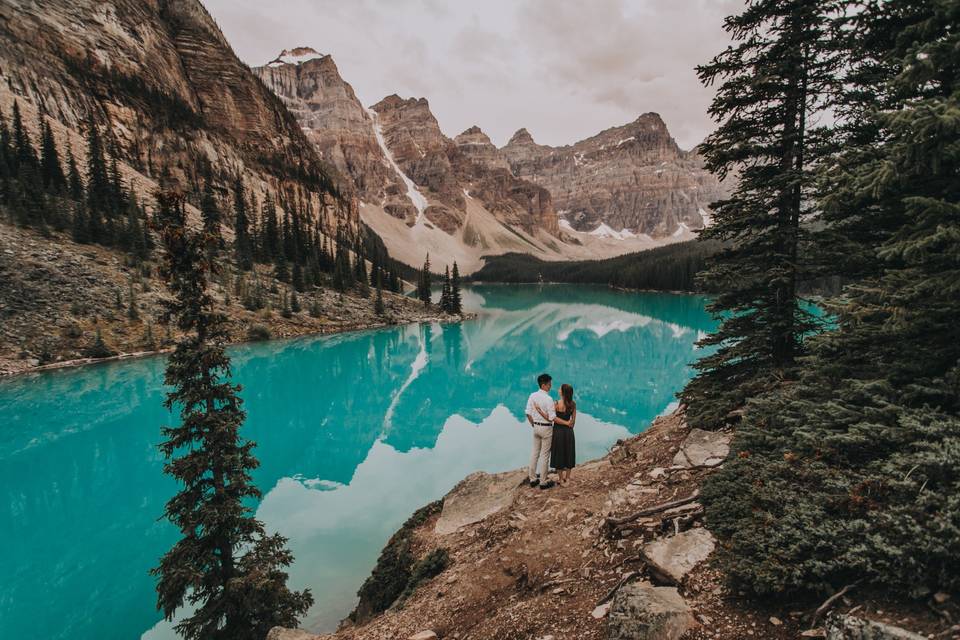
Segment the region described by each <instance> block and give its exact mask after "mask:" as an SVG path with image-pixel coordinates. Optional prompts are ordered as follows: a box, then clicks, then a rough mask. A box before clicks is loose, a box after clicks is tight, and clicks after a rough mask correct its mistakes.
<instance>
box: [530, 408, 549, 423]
mask: <svg viewBox="0 0 960 640" xmlns="http://www.w3.org/2000/svg"><path fill="white" fill-rule="evenodd" d="M533 406H534V407H535V408H536V409H537V413H539V414H540V415H541V416H542V417H543V419H544V420H546V421H547V422H550V416H548V415H547V414H546V413H545V412H544V410H543V409H541V408H540V407H539V406H537V405H533Z"/></svg>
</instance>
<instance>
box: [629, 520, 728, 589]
mask: <svg viewBox="0 0 960 640" xmlns="http://www.w3.org/2000/svg"><path fill="white" fill-rule="evenodd" d="M715 546H716V542H715V541H714V539H713V536H712V535H711V534H710V532H709V531H707V530H706V529H703V528H698V529H690V530H689V531H684V532H683V533H678V534H677V535H675V536H671V537H669V538H660V539H659V540H654V541H653V542H650V543H648V544H646V545H645V546H644V547H643V557H644V560H646V562H647V564H649V565H650V567H651V568H652V569H653V570H654V573H656V574H657V575H658V576H660V577H662V578H663V579H665V580H667V581H670V582H673V583H674V584H680V582H681V581H682V580H683V578H684V577H685V576H686V575H687V574H688V573H690V571H692V570H693V568H694V567H695V566H697V565H698V564H700V563H701V562H703V561H704V560H706V559H707V558H708V557H709V556H710V554H711V553H713V550H714V547H715Z"/></svg>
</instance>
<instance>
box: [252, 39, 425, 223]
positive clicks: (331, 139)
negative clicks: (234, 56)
mask: <svg viewBox="0 0 960 640" xmlns="http://www.w3.org/2000/svg"><path fill="white" fill-rule="evenodd" d="M252 70H253V72H254V73H255V74H256V75H257V76H258V77H259V78H260V79H261V80H262V81H263V83H264V84H265V85H266V86H267V87H268V88H269V89H270V90H271V91H273V92H274V93H275V94H277V96H279V97H280V99H281V100H283V102H284V104H285V105H286V106H287V109H288V110H289V111H290V112H291V113H292V114H293V115H294V116H295V117H296V119H297V122H298V123H299V125H300V127H301V128H302V129H303V132H304V134H306V136H307V139H308V140H310V142H311V143H313V145H314V147H316V149H317V151H319V152H320V155H321V157H322V158H323V159H324V160H326V161H327V162H329V163H330V164H332V165H333V166H334V167H336V168H337V170H338V171H339V172H340V174H341V175H342V176H344V177H345V178H346V180H345V181H344V182H345V183H346V184H347V185H349V186H348V187H347V188H348V189H351V188H352V191H353V192H354V193H356V195H357V196H358V197H360V198H361V199H363V200H365V201H375V202H381V201H383V200H387V199H390V200H391V203H390V204H391V206H394V207H397V208H398V209H399V210H401V211H403V215H407V214H409V215H412V211H413V205H412V204H411V203H410V202H409V201H407V200H406V198H401V197H399V196H400V195H401V193H402V189H401V183H400V178H399V176H397V174H396V172H394V171H393V170H392V168H391V167H390V165H389V163H387V162H386V160H385V158H384V156H383V152H382V151H381V149H380V145H379V143H378V142H377V139H376V136H375V134H374V128H373V120H372V119H371V117H370V115H369V114H368V113H367V110H366V109H364V108H363V105H362V104H361V103H360V100H359V99H357V95H356V94H355V93H354V91H353V87H352V86H350V83H348V82H347V81H346V80H344V79H343V77H342V76H341V75H340V71H339V70H338V69H337V65H336V63H335V62H334V60H333V58H332V57H331V56H329V55H324V54H321V53H318V52H317V51H315V50H314V49H311V48H309V47H297V48H295V49H293V50H290V51H286V50H284V51H283V52H281V53H280V55H279V56H277V57H276V58H275V59H274V60H272V61H271V62H269V63H267V64H266V65H264V66H262V67H253V69H252ZM391 196H392V197H391Z"/></svg>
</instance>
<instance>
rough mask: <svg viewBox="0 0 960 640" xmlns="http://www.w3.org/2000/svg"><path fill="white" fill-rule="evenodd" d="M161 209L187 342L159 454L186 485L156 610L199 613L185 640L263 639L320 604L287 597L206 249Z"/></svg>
mask: <svg viewBox="0 0 960 640" xmlns="http://www.w3.org/2000/svg"><path fill="white" fill-rule="evenodd" d="M157 202H158V214H159V216H160V219H161V225H160V230H161V236H162V240H163V244H164V248H165V249H166V251H165V255H164V261H163V266H162V270H161V271H162V274H163V276H164V278H165V279H166V281H167V283H168V285H169V287H170V290H171V292H172V293H173V294H174V296H175V298H174V300H173V301H172V302H170V303H169V308H168V311H167V313H168V316H169V317H171V318H173V319H174V320H175V321H176V323H177V326H178V327H179V328H180V330H181V331H183V332H184V334H185V335H184V337H183V338H181V339H180V341H179V342H178V343H177V346H176V349H175V351H174V352H173V353H172V354H171V355H170V357H169V361H168V364H167V371H166V376H165V382H166V384H168V385H170V386H171V387H172V388H173V391H171V392H170V393H169V394H168V395H167V400H166V406H167V408H169V409H173V408H174V407H178V408H179V410H180V416H181V424H180V425H178V426H174V427H164V429H163V435H164V437H165V438H166V440H165V441H164V442H163V443H162V444H161V445H160V449H161V451H162V453H163V454H164V456H165V457H166V458H167V464H166V465H165V467H164V470H165V471H166V473H168V474H170V475H171V476H173V477H174V478H175V479H176V480H177V481H178V482H179V483H181V485H182V489H181V491H180V492H179V493H177V495H176V496H174V497H173V498H172V499H171V500H170V501H169V502H168V503H167V505H166V510H165V516H166V517H167V518H168V519H169V520H170V521H171V522H172V523H173V524H174V525H176V526H177V528H179V529H180V531H181V532H182V534H183V537H182V538H181V539H180V540H179V541H178V542H177V543H176V544H175V545H174V546H173V547H172V548H171V549H170V550H169V551H168V552H167V553H166V554H165V555H164V556H163V558H161V560H160V565H159V566H158V567H157V568H155V569H153V571H152V573H153V575H155V576H156V577H157V578H158V582H157V596H158V597H157V606H158V608H159V609H161V610H162V611H163V614H164V617H165V618H166V619H168V620H171V619H172V618H173V616H174V614H175V613H176V612H177V610H178V609H180V608H181V607H183V606H184V605H185V604H187V603H190V604H191V605H193V606H194V610H193V612H192V613H191V614H190V615H189V616H188V617H185V618H183V619H182V620H181V621H179V622H178V623H177V624H176V626H175V628H176V630H177V632H178V633H179V634H180V635H181V636H183V637H184V638H187V639H188V640H200V639H204V640H207V639H211V640H216V639H224V640H226V639H228V638H229V639H231V640H233V639H241V640H243V639H250V640H253V639H256V640H259V639H260V638H263V637H264V636H265V635H266V633H267V631H269V629H270V628H271V627H273V626H275V625H282V626H296V622H297V618H298V617H299V616H300V615H302V614H303V613H305V612H306V610H307V609H308V608H309V606H310V604H311V603H312V600H313V598H312V596H311V595H310V593H309V591H302V592H293V591H290V590H289V589H288V588H287V586H286V579H287V575H286V573H285V571H284V568H285V567H287V566H289V565H290V564H291V563H292V561H293V556H292V555H291V553H290V552H289V551H288V550H287V549H286V548H285V545H286V540H285V539H284V538H283V537H282V536H280V535H279V534H277V535H272V536H269V535H267V534H266V532H265V531H264V527H263V523H261V522H260V521H258V520H257V519H255V518H254V516H253V512H252V508H251V507H250V506H248V505H249V502H250V501H252V500H256V499H258V498H259V497H260V492H259V491H258V490H257V488H256V487H255V486H254V485H253V484H252V482H251V478H250V473H251V471H252V470H253V469H255V468H256V467H257V466H258V461H257V459H256V458H255V457H254V455H253V447H254V443H252V442H249V441H245V440H244V439H243V438H242V437H241V435H240V427H241V425H242V424H243V421H244V418H245V413H244V411H243V410H242V409H241V399H240V397H239V391H240V387H239V386H236V385H233V384H231V383H230V379H229V376H230V358H229V357H228V356H227V354H226V351H225V348H224V344H225V342H226V340H227V330H226V319H225V318H224V316H223V315H222V314H219V313H217V312H216V311H215V310H214V302H213V299H212V298H211V297H210V295H209V294H208V293H207V269H208V268H211V267H213V266H214V265H209V263H208V262H207V261H206V259H205V256H204V248H205V247H206V245H207V240H206V239H205V238H203V237H202V235H195V234H193V233H191V232H190V231H189V230H188V229H187V226H186V214H185V212H184V208H183V201H182V198H180V197H179V196H176V195H171V194H166V193H161V194H158V195H157Z"/></svg>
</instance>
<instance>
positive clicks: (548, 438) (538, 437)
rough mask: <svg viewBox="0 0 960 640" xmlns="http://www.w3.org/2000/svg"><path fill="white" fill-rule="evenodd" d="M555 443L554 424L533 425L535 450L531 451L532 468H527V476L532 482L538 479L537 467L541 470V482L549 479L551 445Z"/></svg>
mask: <svg viewBox="0 0 960 640" xmlns="http://www.w3.org/2000/svg"><path fill="white" fill-rule="evenodd" d="M552 444H553V426H552V425H539V424H537V425H534V426H533V451H532V452H531V453H530V468H529V469H528V470H527V477H528V478H530V482H533V481H535V480H536V479H537V469H538V468H539V470H540V482H546V481H547V473H548V472H549V471H550V445H552Z"/></svg>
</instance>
